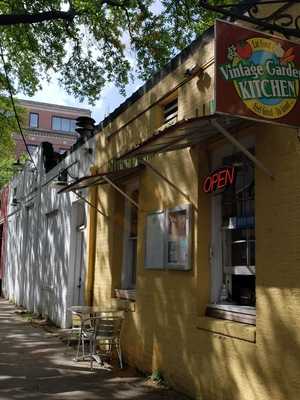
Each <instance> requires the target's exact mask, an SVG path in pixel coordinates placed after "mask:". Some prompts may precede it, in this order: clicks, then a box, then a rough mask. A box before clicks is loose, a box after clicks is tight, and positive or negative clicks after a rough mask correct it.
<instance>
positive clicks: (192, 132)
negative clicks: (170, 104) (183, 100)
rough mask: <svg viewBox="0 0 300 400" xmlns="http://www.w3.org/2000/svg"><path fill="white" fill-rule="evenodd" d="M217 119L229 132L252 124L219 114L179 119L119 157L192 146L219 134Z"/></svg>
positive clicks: (125, 157) (139, 155)
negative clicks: (215, 121) (215, 122)
mask: <svg viewBox="0 0 300 400" xmlns="http://www.w3.org/2000/svg"><path fill="white" fill-rule="evenodd" d="M213 120H217V121H218V122H219V123H220V124H221V125H222V126H223V127H224V128H225V129H227V130H228V131H229V132H235V131H238V130H240V129H241V126H242V125H243V126H245V125H248V126H249V123H250V124H253V122H249V121H245V119H244V120H243V119H241V118H239V117H229V116H221V115H217V114H214V115H209V116H205V117H198V118H190V119H184V120H181V121H179V122H177V123H175V124H174V125H171V126H168V127H166V128H164V129H163V130H159V131H158V132H156V133H155V134H154V135H152V136H151V137H150V138H148V139H146V140H145V141H144V142H142V143H140V144H138V145H137V146H136V147H135V148H134V149H132V150H129V151H128V152H126V153H125V154H123V155H121V156H120V157H119V159H128V158H132V157H141V158H142V157H143V156H146V155H148V154H155V153H165V152H168V151H174V150H179V149H183V148H185V147H190V146H193V145H194V144H197V143H200V142H204V141H205V140H208V139H211V138H213V137H214V136H218V135H220V133H219V132H218V130H217V129H216V128H215V126H213V125H212V123H211V122H212V121H213Z"/></svg>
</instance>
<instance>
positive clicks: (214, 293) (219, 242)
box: [206, 136, 256, 325]
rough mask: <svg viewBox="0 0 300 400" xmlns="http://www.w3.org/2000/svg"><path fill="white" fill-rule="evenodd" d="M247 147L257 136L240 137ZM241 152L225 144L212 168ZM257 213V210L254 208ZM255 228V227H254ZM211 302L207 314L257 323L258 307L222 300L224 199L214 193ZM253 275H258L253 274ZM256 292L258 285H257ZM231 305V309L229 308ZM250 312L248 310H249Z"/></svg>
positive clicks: (215, 154) (218, 151) (219, 150)
mask: <svg viewBox="0 0 300 400" xmlns="http://www.w3.org/2000/svg"><path fill="white" fill-rule="evenodd" d="M240 142H241V143H242V144H243V145H244V146H245V147H247V148H255V137H254V136H247V137H244V138H241V139H240ZM236 153H239V151H237V149H235V148H234V147H233V146H232V145H231V144H227V145H223V146H222V147H220V148H219V149H216V150H215V151H214V152H213V153H212V169H217V168H218V167H219V166H220V165H222V163H223V158H224V157H227V156H230V155H234V154H236ZM254 173H255V167H254ZM254 215H255V210H254ZM254 229H255V228H254ZM210 269H211V285H210V292H211V294H210V304H208V305H207V309H206V315H207V316H211V317H214V318H221V319H229V320H233V321H237V322H243V323H249V324H254V325H255V315H256V307H254V306H251V307H250V306H249V307H248V306H244V305H238V304H232V305H231V304H226V303H222V302H221V300H220V293H221V288H222V284H223V273H224V271H223V237H222V199H221V196H218V195H212V207H211V246H210ZM253 275H256V273H255V274H253ZM255 292H256V285H255ZM228 307H230V310H229V309H228ZM245 309H249V310H250V313H249V314H250V315H247V316H246V317H245V316H244V314H245ZM247 314H248V312H247Z"/></svg>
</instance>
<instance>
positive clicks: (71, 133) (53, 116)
mask: <svg viewBox="0 0 300 400" xmlns="http://www.w3.org/2000/svg"><path fill="white" fill-rule="evenodd" d="M54 118H57V119H59V120H60V129H55V128H54V127H53V120H54ZM62 120H67V121H68V122H69V126H70V127H71V121H75V127H76V118H75V119H74V118H69V117H62V116H60V115H52V116H51V129H52V130H53V131H55V132H60V133H63V134H67V135H74V134H76V131H75V130H74V131H72V130H70V131H65V130H63V129H62Z"/></svg>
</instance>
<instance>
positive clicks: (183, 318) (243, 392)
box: [89, 42, 300, 400]
mask: <svg viewBox="0 0 300 400" xmlns="http://www.w3.org/2000/svg"><path fill="white" fill-rule="evenodd" d="M212 48H213V47H212V43H211V42H206V43H205V44H203V43H202V44H201V45H200V47H199V49H198V51H197V52H196V53H194V54H191V58H190V59H188V61H186V62H185V63H183V64H182V65H180V66H179V67H178V69H176V70H175V71H174V72H173V73H170V74H169V75H167V76H166V77H165V78H163V79H162V80H161V81H160V82H159V83H158V84H157V85H156V86H155V87H154V88H153V89H151V90H150V91H149V92H147V93H146V94H145V95H144V96H143V97H142V98H141V99H139V100H138V101H137V102H135V103H133V104H132V105H131V106H130V107H129V108H128V109H127V110H126V111H124V113H122V114H121V115H120V116H119V117H117V118H116V120H115V121H113V122H112V123H111V124H110V125H109V126H107V127H106V128H105V129H104V132H103V133H104V135H100V136H99V141H98V153H97V165H98V168H99V170H103V171H105V166H106V165H107V160H108V159H109V158H110V157H112V156H114V155H116V154H121V153H122V152H125V151H126V150H127V149H128V148H129V147H130V146H132V147H134V144H135V143H138V142H140V141H141V140H142V139H145V138H146V137H148V136H149V135H151V134H152V133H153V129H154V130H155V129H156V128H157V127H158V126H159V125H160V124H161V120H160V119H159V117H158V115H159V113H158V112H157V109H156V112H155V107H153V108H151V110H150V111H147V112H145V113H144V114H143V115H142V116H141V117H139V118H137V119H136V120H135V121H133V122H132V123H129V124H128V125H127V126H126V127H125V128H124V129H122V126H123V125H124V124H126V123H127V122H128V121H130V120H131V118H132V117H133V116H134V115H137V114H138V113H139V112H141V111H142V110H143V109H146V108H147V107H148V106H149V104H151V102H154V101H155V100H157V99H158V98H159V97H160V96H162V95H163V94H164V93H167V92H168V91H169V90H170V89H171V88H172V87H175V86H176V85H177V84H178V83H179V82H180V80H182V79H183V74H182V72H183V71H184V70H185V69H186V66H187V65H192V64H193V63H194V61H195V60H197V62H199V63H200V65H201V64H205V63H206V62H207V61H208V60H209V59H210V58H211V54H212ZM205 72H206V74H207V75H208V76H206V77H205V80H204V81H203V77H202V78H199V77H198V76H196V77H195V78H193V79H192V80H190V81H189V82H187V83H186V84H185V85H183V86H182V87H181V88H180V89H179V90H178V97H179V120H180V119H182V118H186V117H195V116H200V115H202V113H200V112H199V110H203V109H204V107H203V104H206V103H207V101H209V100H210V99H211V98H212V88H213V65H210V66H209V67H208V69H207V70H206V71H205ZM204 82H205V84H204ZM116 129H120V130H119V131H118V133H117V134H115V135H113V136H111V137H110V138H109V135H110V134H112V133H113V132H114V131H116ZM199 133H200V132H199ZM241 134H243V135H244V134H245V135H247V134H251V135H254V136H255V138H256V155H257V158H258V159H260V160H261V161H263V163H264V164H265V165H266V167H267V168H269V169H270V170H271V171H272V172H273V173H274V175H275V179H274V180H272V179H270V178H269V177H268V176H266V175H265V174H264V173H263V172H261V171H260V170H256V238H257V248H256V270H257V325H256V327H253V326H249V325H245V324H240V323H237V322H230V321H223V320H218V319H214V318H207V317H205V316H204V314H205V308H206V305H207V303H208V302H209V301H210V284H211V282H210V264H209V246H210V231H211V226H210V221H211V199H210V197H209V196H208V195H205V194H204V193H203V192H202V190H201V182H202V179H203V177H204V176H205V174H207V172H208V171H209V166H210V152H211V151H212V150H213V148H214V147H215V146H218V145H222V143H224V142H222V143H219V144H218V143H217V144H215V145H214V146H212V147H206V146H196V147H194V148H192V149H185V150H181V151H177V152H173V153H169V154H166V155H161V156H156V157H155V158H153V159H152V160H151V163H152V164H153V165H154V166H155V167H157V168H158V169H159V170H160V172H161V173H162V174H164V175H165V176H167V177H168V179H170V180H171V181H172V182H174V183H176V184H177V185H178V186H179V187H180V189H181V190H182V191H184V192H186V193H187V194H188V195H189V196H190V198H191V202H192V203H193V204H194V230H193V234H194V238H193V243H194V244H193V268H192V270H191V271H189V272H180V271H167V270H161V271H157V270H152V271H151V270H145V268H144V231H145V218H146V214H147V212H150V211H153V210H157V209H162V208H168V207H173V206H175V205H180V204H184V203H186V202H187V200H186V199H185V198H184V197H183V196H181V195H180V194H179V193H178V192H176V191H175V190H174V189H173V188H171V187H170V186H169V185H168V184H167V183H166V182H165V181H163V180H162V179H161V178H159V177H158V176H157V175H155V174H153V172H152V171H151V170H149V169H146V170H144V171H143V172H142V174H141V175H140V199H139V204H140V207H141V210H140V212H139V227H138V268H137V287H136V302H135V306H134V307H131V311H129V312H128V313H127V314H126V323H125V327H124V331H123V337H122V344H123V350H124V353H125V356H126V360H127V361H128V362H129V363H130V364H132V365H135V366H136V367H138V368H139V369H141V370H143V371H147V372H148V373H150V372H152V371H155V370H160V371H161V372H162V375H163V376H164V377H165V378H166V380H167V381H168V382H170V383H171V384H172V385H173V386H175V387H177V388H178V389H179V390H182V391H184V392H186V393H188V394H190V395H191V396H193V397H194V398H199V399H208V400H216V399H222V400H244V399H247V400H249V399H251V400H252V399H253V400H254V399H255V400H257V399H266V400H267V399H270V398H272V399H275V400H282V399H286V398H288V399H292V400H294V399H295V400H296V399H298V398H299V395H300V387H299V385H298V382H299V379H300V371H299V368H298V362H297V360H299V358H300V337H299V334H298V326H299V322H300V321H299V315H298V312H297V310H299V305H300V289H299V284H298V283H297V282H300V268H299V260H300V247H299V238H300V233H299V232H300V231H299V222H300V206H299V204H300V202H299V198H300V181H299V179H297V171H299V167H300V165H299V163H300V158H299V151H300V145H299V141H298V139H297V136H296V130H295V129H288V128H285V127H274V126H272V125H263V124H261V125H255V126H254V127H253V128H251V129H250V130H249V131H245V132H241ZM96 197H97V201H96V203H97V205H98V206H99V207H100V208H101V209H102V210H103V211H104V212H105V213H106V214H107V215H108V216H109V218H105V217H102V216H101V215H99V214H97V217H96V218H93V220H90V223H91V227H90V232H91V231H93V232H94V234H95V236H94V239H95V241H94V243H95V249H94V250H95V254H94V253H93V251H91V250H90V251H91V254H92V261H91V264H93V265H94V269H92V270H90V271H89V273H90V274H91V273H93V302H94V304H101V305H109V304H111V303H112V301H113V296H114V289H115V288H118V287H120V279H121V268H122V257H123V255H122V251H123V250H122V246H123V242H122V240H123V235H122V232H123V212H124V201H123V199H122V197H121V196H120V195H119V194H117V193H116V192H115V190H114V189H112V188H110V187H109V186H108V185H103V186H102V187H100V188H98V190H97V194H96ZM91 271H92V272H91ZM287 346H288V347H287ZM288 348H290V351H289V350H288Z"/></svg>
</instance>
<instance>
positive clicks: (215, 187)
mask: <svg viewBox="0 0 300 400" xmlns="http://www.w3.org/2000/svg"><path fill="white" fill-rule="evenodd" d="M235 177H236V172H235V168H234V166H226V167H221V168H218V169H217V170H215V171H213V172H211V173H210V174H209V175H208V176H206V177H205V178H204V181H203V185H202V189H203V192H205V193H222V192H223V191H224V190H225V189H227V188H228V187H229V186H232V185H233V184H234V182H235Z"/></svg>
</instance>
